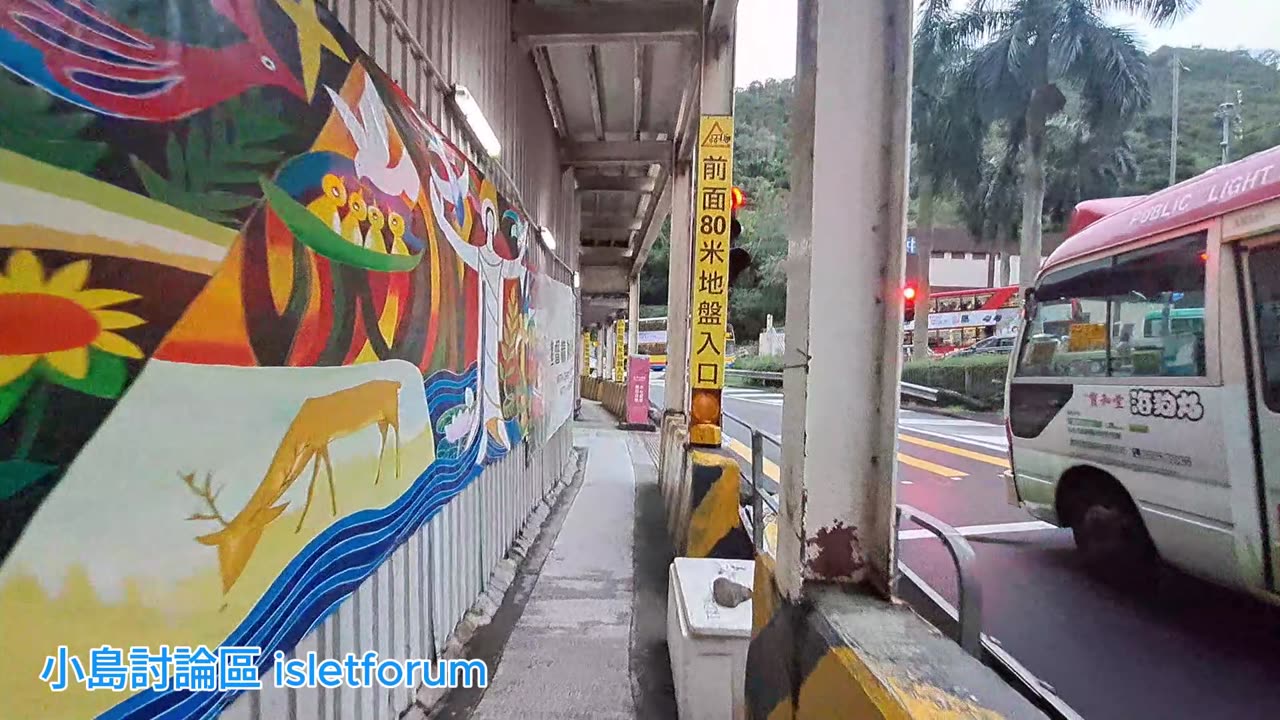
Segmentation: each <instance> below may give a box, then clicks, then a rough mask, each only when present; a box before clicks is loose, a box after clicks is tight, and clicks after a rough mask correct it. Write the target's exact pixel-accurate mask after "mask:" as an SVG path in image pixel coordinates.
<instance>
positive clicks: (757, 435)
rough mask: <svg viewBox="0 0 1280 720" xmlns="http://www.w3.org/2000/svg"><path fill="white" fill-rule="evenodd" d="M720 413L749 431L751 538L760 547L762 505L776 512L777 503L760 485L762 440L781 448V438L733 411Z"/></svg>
mask: <svg viewBox="0 0 1280 720" xmlns="http://www.w3.org/2000/svg"><path fill="white" fill-rule="evenodd" d="M720 414H721V416H722V417H724V418H725V419H726V420H732V421H733V422H735V423H737V424H739V425H741V426H742V427H743V428H745V429H746V430H747V432H749V433H751V540H752V542H753V543H755V546H756V547H757V548H760V547H761V544H762V543H763V542H764V506H765V505H766V504H767V505H768V506H769V509H770V510H772V511H773V512H775V513H776V512H778V503H777V502H775V501H774V500H772V499H770V498H768V497H766V494H765V492H764V491H763V489H762V488H761V487H760V483H761V480H762V479H763V478H764V441H765V440H768V441H769V442H771V443H773V446H774V447H776V448H778V449H779V450H781V449H782V438H780V437H778V436H777V435H773V434H770V433H767V432H765V431H763V430H761V429H760V428H757V427H755V426H754V425H752V424H751V423H749V422H747V421H745V420H743V419H742V418H740V417H738V416H736V415H734V414H733V413H728V412H723V411H721V413H720Z"/></svg>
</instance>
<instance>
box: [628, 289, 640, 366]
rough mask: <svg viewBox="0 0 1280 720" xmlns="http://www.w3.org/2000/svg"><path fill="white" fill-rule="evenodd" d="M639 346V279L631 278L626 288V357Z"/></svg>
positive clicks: (633, 353)
mask: <svg viewBox="0 0 1280 720" xmlns="http://www.w3.org/2000/svg"><path fill="white" fill-rule="evenodd" d="M639 344H640V278H638V277H633V278H631V284H630V286H628V287H627V357H631V356H632V355H635V354H636V349H637V347H638V346H639Z"/></svg>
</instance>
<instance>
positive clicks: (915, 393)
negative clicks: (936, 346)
mask: <svg viewBox="0 0 1280 720" xmlns="http://www.w3.org/2000/svg"><path fill="white" fill-rule="evenodd" d="M724 374H725V375H726V376H728V377H736V378H742V379H744V380H761V381H763V382H768V383H777V384H779V385H781V384H782V373H780V372H764V371H759V370H734V369H733V368H725V371H724ZM898 388H899V390H900V391H901V392H902V394H903V395H906V396H907V397H912V398H916V399H917V400H926V401H928V402H938V398H940V397H944V396H945V395H946V394H947V391H946V390H940V389H938V388H931V387H925V386H924V385H916V384H914V383H909V382H899V383H898Z"/></svg>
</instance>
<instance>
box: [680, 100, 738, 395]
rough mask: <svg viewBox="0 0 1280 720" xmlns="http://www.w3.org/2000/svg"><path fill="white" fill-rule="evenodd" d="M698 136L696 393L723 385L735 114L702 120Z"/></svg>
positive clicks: (694, 313)
mask: <svg viewBox="0 0 1280 720" xmlns="http://www.w3.org/2000/svg"><path fill="white" fill-rule="evenodd" d="M698 138H699V142H698V165H697V168H696V170H697V191H696V192H695V193H694V245H693V304H692V305H691V306H690V311H691V313H690V314H691V316H692V318H691V319H692V321H693V332H692V333H691V334H690V337H691V338H692V345H691V346H690V348H689V349H690V357H691V359H692V362H690V364H689V365H690V373H689V374H690V380H691V382H692V384H693V388H694V389H695V390H719V389H721V388H723V387H724V350H725V347H724V345H725V325H726V323H727V322H728V317H727V316H728V314H729V222H730V219H731V217H732V205H733V201H732V199H731V197H730V195H731V193H732V188H733V116H732V115H704V116H702V122H701V124H700V126H699V129H698Z"/></svg>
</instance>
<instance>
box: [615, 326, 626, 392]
mask: <svg viewBox="0 0 1280 720" xmlns="http://www.w3.org/2000/svg"><path fill="white" fill-rule="evenodd" d="M613 348H614V354H613V355H614V365H613V379H614V381H615V382H624V381H625V380H626V379H627V321H626V320H619V321H618V334H617V335H616V336H615V337H614V339H613Z"/></svg>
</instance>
